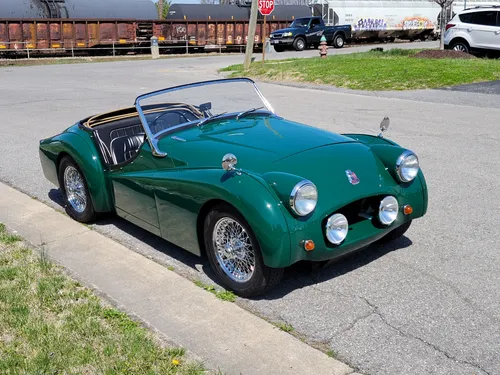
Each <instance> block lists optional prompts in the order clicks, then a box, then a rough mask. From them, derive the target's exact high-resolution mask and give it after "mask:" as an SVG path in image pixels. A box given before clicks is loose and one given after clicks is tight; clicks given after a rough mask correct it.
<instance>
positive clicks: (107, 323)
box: [0, 225, 205, 374]
mask: <svg viewBox="0 0 500 375" xmlns="http://www.w3.org/2000/svg"><path fill="white" fill-rule="evenodd" d="M17 239H18V237H14V236H11V235H9V234H7V233H6V231H5V227H4V226H3V225H0V374H19V373H23V374H62V373H64V374H95V373H99V374H118V373H120V374H203V373H205V370H204V368H203V366H202V365H200V364H198V363H194V362H190V361H188V360H186V359H185V358H184V357H185V355H184V354H185V353H184V349H182V348H174V347H164V346H162V345H160V343H159V342H158V341H157V340H156V339H155V338H154V336H153V335H152V334H151V333H150V332H149V331H148V330H147V329H145V328H143V327H141V326H140V325H139V324H138V323H137V322H135V321H133V320H132V319H130V318H129V317H128V316H127V315H126V314H124V313H123V312H121V311H119V310H117V309H115V308H112V307H110V306H108V305H106V304H105V303H104V301H102V300H101V299H99V298H98V297H97V296H95V295H94V294H93V293H92V292H91V291H90V290H89V289H87V288H84V287H82V286H81V285H80V284H79V283H78V282H75V281H73V280H72V279H71V278H69V277H68V276H66V275H65V274H64V273H63V272H62V271H61V269H60V268H59V267H58V266H56V265H53V264H51V263H50V261H49V260H48V259H47V257H46V256H45V254H44V253H43V252H42V254H41V255H38V254H37V253H36V252H34V251H32V250H30V249H27V248H24V247H22V246H21V244H22V243H21V242H17Z"/></svg>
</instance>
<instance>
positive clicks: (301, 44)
mask: <svg viewBox="0 0 500 375" xmlns="http://www.w3.org/2000/svg"><path fill="white" fill-rule="evenodd" d="M306 47H307V43H306V40H305V39H304V38H302V37H301V36H299V37H297V38H295V40H294V41H293V48H295V51H303V50H305V49H306Z"/></svg>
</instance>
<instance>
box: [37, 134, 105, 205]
mask: <svg viewBox="0 0 500 375" xmlns="http://www.w3.org/2000/svg"><path fill="white" fill-rule="evenodd" d="M90 137H91V135H90V134H89V133H87V132H85V131H83V130H81V129H79V128H78V127H77V126H73V127H71V128H69V129H67V131H65V132H63V133H61V134H59V135H56V136H54V137H50V138H46V139H43V140H41V141H40V146H39V155H40V162H41V165H42V170H43V173H44V175H45V177H46V178H47V179H48V180H49V181H50V182H52V183H53V184H54V185H56V186H59V187H60V183H59V179H58V167H59V163H60V161H61V159H62V158H63V157H64V156H65V155H69V156H70V157H71V158H73V160H74V161H75V162H76V163H77V164H78V166H79V168H80V169H81V170H82V172H83V174H84V176H85V179H86V182H87V185H88V188H89V192H90V195H91V197H92V202H93V204H94V210H95V211H96V212H109V211H112V210H113V203H112V202H113V201H112V197H111V195H110V193H109V192H110V191H111V189H110V186H109V181H108V179H107V177H106V176H105V170H104V167H103V165H102V162H101V157H100V154H99V152H98V151H97V149H96V148H95V145H94V143H93V141H92V139H91V138H90Z"/></svg>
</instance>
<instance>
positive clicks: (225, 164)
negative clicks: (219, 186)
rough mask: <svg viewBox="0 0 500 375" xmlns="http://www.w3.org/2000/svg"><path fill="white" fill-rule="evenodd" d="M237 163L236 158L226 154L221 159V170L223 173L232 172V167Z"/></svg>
mask: <svg viewBox="0 0 500 375" xmlns="http://www.w3.org/2000/svg"><path fill="white" fill-rule="evenodd" d="M237 162H238V159H237V158H236V156H234V155H233V154H226V155H224V157H223V158H222V168H224V170H225V171H232V170H234V169H235V168H234V166H235V165H236V163H237Z"/></svg>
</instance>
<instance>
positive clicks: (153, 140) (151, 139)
mask: <svg viewBox="0 0 500 375" xmlns="http://www.w3.org/2000/svg"><path fill="white" fill-rule="evenodd" d="M231 82H247V83H251V84H252V86H253V88H254V90H255V92H256V93H257V95H258V96H259V98H260V100H262V102H263V103H264V105H265V107H266V108H267V109H268V110H269V112H271V113H272V114H274V115H275V114H276V113H275V112H274V109H273V107H272V106H271V104H270V103H269V101H268V100H267V99H266V98H265V97H264V95H263V94H262V92H261V91H260V90H259V88H258V87H257V85H256V83H255V82H254V81H253V80H251V79H250V78H246V77H241V78H222V79H214V80H209V81H200V82H193V83H187V84H184V85H179V86H173V87H169V88H166V89H161V90H157V91H152V92H149V93H146V94H143V95H139V96H138V97H137V98H136V99H135V103H134V106H135V108H136V109H137V113H138V114H139V118H140V120H141V123H142V126H143V128H144V131H145V132H146V136H147V139H148V140H149V144H150V146H151V151H152V153H153V155H154V156H157V157H165V156H167V153H166V152H163V151H161V150H160V149H159V148H158V139H157V138H156V137H155V135H154V134H153V132H152V131H151V129H150V128H149V123H148V121H147V119H146V116H145V115H144V112H143V110H142V107H141V101H143V100H145V99H149V98H152V97H155V96H158V95H163V94H166V93H169V92H174V91H179V90H183V89H187V88H193V87H200V86H208V85H214V84H219V83H231ZM199 121H202V120H201V119H200V120H199ZM195 122H197V121H195ZM190 123H193V122H188V123H186V124H182V125H180V126H179V127H183V125H189V124H190Z"/></svg>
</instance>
